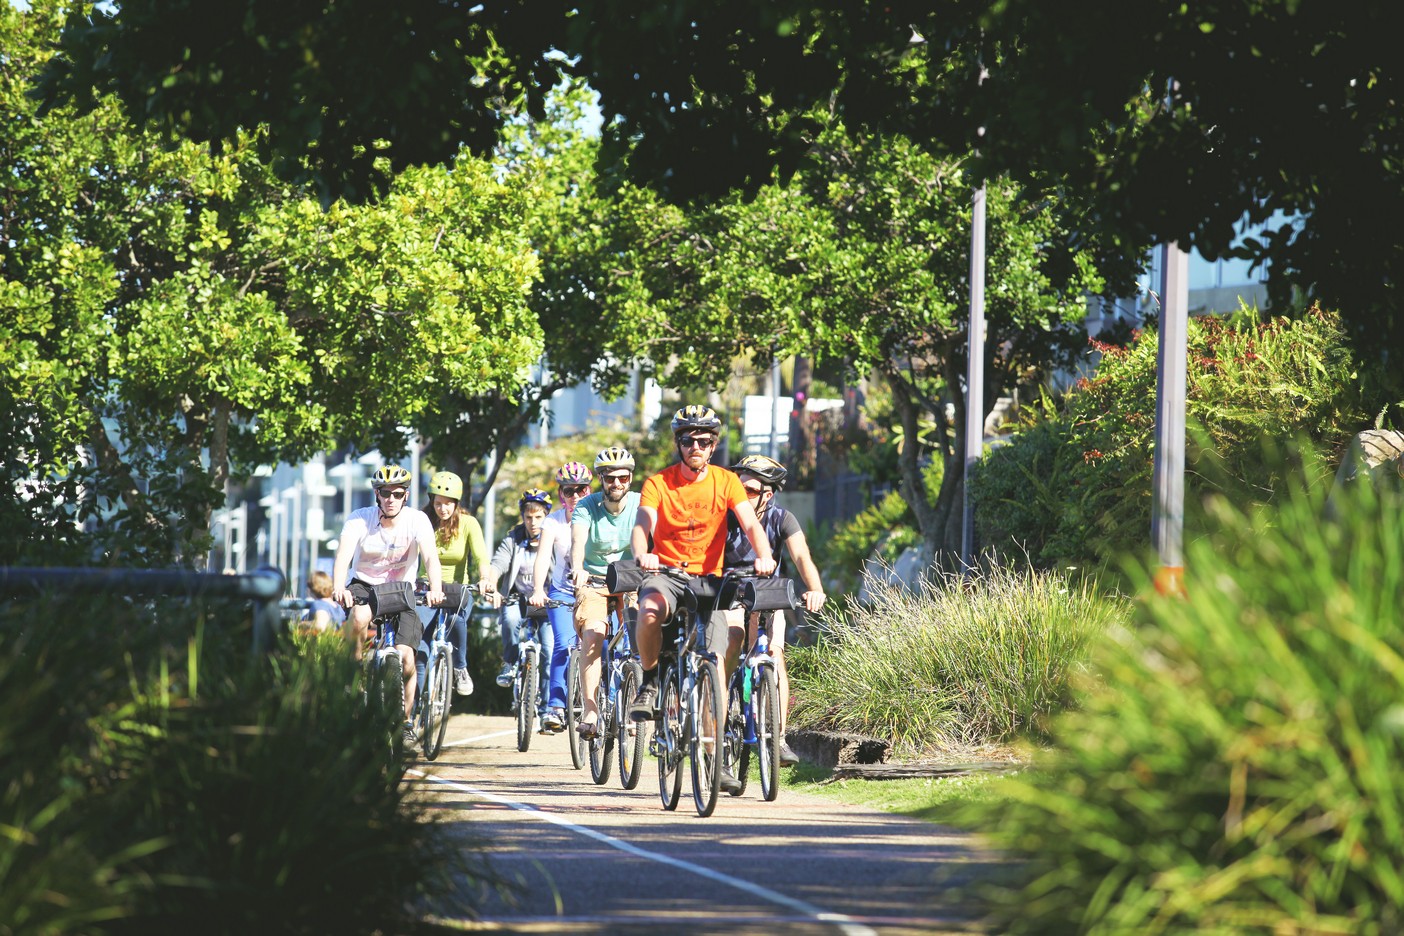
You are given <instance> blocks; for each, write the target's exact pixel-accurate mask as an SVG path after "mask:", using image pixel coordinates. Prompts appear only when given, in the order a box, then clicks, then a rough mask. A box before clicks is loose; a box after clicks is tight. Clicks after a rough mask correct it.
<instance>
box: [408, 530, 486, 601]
mask: <svg viewBox="0 0 1404 936" xmlns="http://www.w3.org/2000/svg"><path fill="white" fill-rule="evenodd" d="M434 543H435V544H436V545H437V546H438V547H439V565H441V566H442V567H443V577H444V584H446V585H447V584H450V583H453V584H458V585H471V584H473V583H474V582H476V581H477V580H478V573H479V572H481V571H482V568H483V565H484V564H485V563H486V562H487V543H485V542H484V541H483V528H482V527H481V526H480V525H479V524H478V521H477V520H476V519H474V518H473V517H471V516H464V518H463V521H462V522H461V523H459V524H458V535H457V536H455V537H454V538H453V539H451V540H449V541H448V542H447V543H445V542H444V541H443V540H441V539H439V536H438V531H437V530H435V531H434ZM419 574H420V576H421V577H423V576H424V564H423V563H422V562H421V563H420V565H419Z"/></svg>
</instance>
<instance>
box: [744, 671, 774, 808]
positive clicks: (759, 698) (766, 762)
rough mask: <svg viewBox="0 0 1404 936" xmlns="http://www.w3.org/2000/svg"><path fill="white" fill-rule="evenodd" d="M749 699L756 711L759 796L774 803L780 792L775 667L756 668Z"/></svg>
mask: <svg viewBox="0 0 1404 936" xmlns="http://www.w3.org/2000/svg"><path fill="white" fill-rule="evenodd" d="M756 677H757V679H756V684H755V686H754V687H753V688H752V690H751V692H752V696H751V702H752V703H753V704H754V705H755V707H756V708H755V711H756V757H757V759H758V760H759V761H760V781H761V795H762V796H764V797H765V800H766V802H768V803H770V802H774V801H775V797H777V796H779V795H780V707H779V706H780V687H779V683H778V682H777V681H776V678H775V667H773V666H771V665H770V664H769V663H763V664H761V665H760V666H759V667H757V668H756Z"/></svg>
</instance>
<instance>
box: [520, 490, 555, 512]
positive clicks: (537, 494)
mask: <svg viewBox="0 0 1404 936" xmlns="http://www.w3.org/2000/svg"><path fill="white" fill-rule="evenodd" d="M527 504H540V505H541V506H542V507H545V508H546V512H547V513H550V512H551V495H550V494H547V493H546V492H545V491H543V490H541V488H527V489H526V490H525V491H523V492H522V499H521V500H519V501H517V510H519V511H521V510H525V509H526V505H527Z"/></svg>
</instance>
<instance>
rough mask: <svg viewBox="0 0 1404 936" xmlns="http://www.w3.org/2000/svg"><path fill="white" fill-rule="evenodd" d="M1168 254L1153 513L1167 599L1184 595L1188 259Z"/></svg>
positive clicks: (1158, 577)
mask: <svg viewBox="0 0 1404 936" xmlns="http://www.w3.org/2000/svg"><path fill="white" fill-rule="evenodd" d="M1163 250H1164V253H1163V257H1164V262H1163V263H1162V264H1161V270H1160V344H1159V347H1158V348H1157V350H1156V367H1155V473H1154V481H1153V485H1154V493H1155V502H1154V505H1153V510H1152V513H1151V539H1152V540H1153V541H1154V542H1155V549H1156V553H1157V554H1158V555H1159V557H1160V566H1159V568H1158V569H1156V573H1155V587H1156V590H1157V591H1159V592H1160V593H1161V594H1162V595H1183V594H1184V593H1185V568H1184V554H1183V551H1182V544H1183V540H1184V528H1185V382H1186V367H1187V363H1186V353H1187V352H1186V346H1187V345H1188V343H1189V255H1188V254H1187V253H1186V252H1185V251H1183V250H1181V249H1179V247H1178V246H1177V245H1176V244H1174V243H1169V244H1166V245H1165V247H1164V248H1163Z"/></svg>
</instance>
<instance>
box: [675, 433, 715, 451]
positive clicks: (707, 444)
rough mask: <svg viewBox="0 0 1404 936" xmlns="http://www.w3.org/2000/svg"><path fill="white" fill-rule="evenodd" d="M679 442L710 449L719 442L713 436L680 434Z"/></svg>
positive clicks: (686, 445)
mask: <svg viewBox="0 0 1404 936" xmlns="http://www.w3.org/2000/svg"><path fill="white" fill-rule="evenodd" d="M678 444H679V445H682V446H685V447H688V448H704V449H708V448H711V447H712V446H714V445H716V444H717V440H716V439H715V438H713V437H712V436H678Z"/></svg>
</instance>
